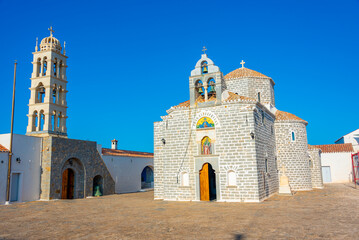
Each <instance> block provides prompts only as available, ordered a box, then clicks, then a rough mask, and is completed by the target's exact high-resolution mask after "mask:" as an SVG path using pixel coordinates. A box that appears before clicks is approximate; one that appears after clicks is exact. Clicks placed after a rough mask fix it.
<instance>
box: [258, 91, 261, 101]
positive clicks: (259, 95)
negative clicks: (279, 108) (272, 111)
mask: <svg viewBox="0 0 359 240" xmlns="http://www.w3.org/2000/svg"><path fill="white" fill-rule="evenodd" d="M258 102H261V93H260V92H259V93H258Z"/></svg>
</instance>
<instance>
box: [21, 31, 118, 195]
mask: <svg viewBox="0 0 359 240" xmlns="http://www.w3.org/2000/svg"><path fill="white" fill-rule="evenodd" d="M49 30H50V36H49V37H46V38H44V39H42V41H41V43H40V49H38V43H36V47H35V52H33V62H32V64H33V72H32V76H31V87H30V91H31V97H30V102H29V114H28V119H29V121H28V126H27V131H26V135H28V136H35V137H41V138H42V157H41V167H42V168H41V192H40V199H44V200H49V199H61V198H62V199H71V198H83V197H86V196H92V195H93V194H95V192H96V191H97V194H101V195H103V194H104V195H106V194H112V193H114V190H115V183H114V180H113V179H112V177H111V175H110V173H109V171H108V169H107V168H106V165H105V163H104V161H103V160H102V158H101V155H100V153H99V152H98V150H97V143H96V142H92V141H83V140H75V139H68V138H67V128H66V119H67V114H66V110H67V102H66V94H67V90H66V85H67V78H66V68H67V65H66V60H67V56H66V51H65V43H64V49H62V46H61V44H60V42H59V40H57V39H56V38H55V37H54V36H53V30H52V28H50V29H49Z"/></svg>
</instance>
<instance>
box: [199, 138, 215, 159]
mask: <svg viewBox="0 0 359 240" xmlns="http://www.w3.org/2000/svg"><path fill="white" fill-rule="evenodd" d="M201 154H203V155H210V154H212V142H211V139H210V138H209V137H204V138H203V139H202V141H201Z"/></svg>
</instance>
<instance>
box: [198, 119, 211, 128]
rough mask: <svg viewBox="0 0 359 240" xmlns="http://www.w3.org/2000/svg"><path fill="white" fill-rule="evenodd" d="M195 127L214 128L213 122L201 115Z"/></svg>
mask: <svg viewBox="0 0 359 240" xmlns="http://www.w3.org/2000/svg"><path fill="white" fill-rule="evenodd" d="M196 128H197V129H202V128H214V122H213V120H212V119H210V118H209V117H203V118H201V119H200V120H198V122H197V127H196Z"/></svg>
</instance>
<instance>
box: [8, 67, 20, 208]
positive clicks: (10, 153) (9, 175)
mask: <svg viewBox="0 0 359 240" xmlns="http://www.w3.org/2000/svg"><path fill="white" fill-rule="evenodd" d="M14 65H15V66H14V86H13V89H12V110H11V131H10V149H9V162H8V169H7V186H6V202H5V204H6V205H8V204H10V177H11V158H12V139H13V132H14V111H15V85H16V66H17V62H16V60H15V63H14Z"/></svg>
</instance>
